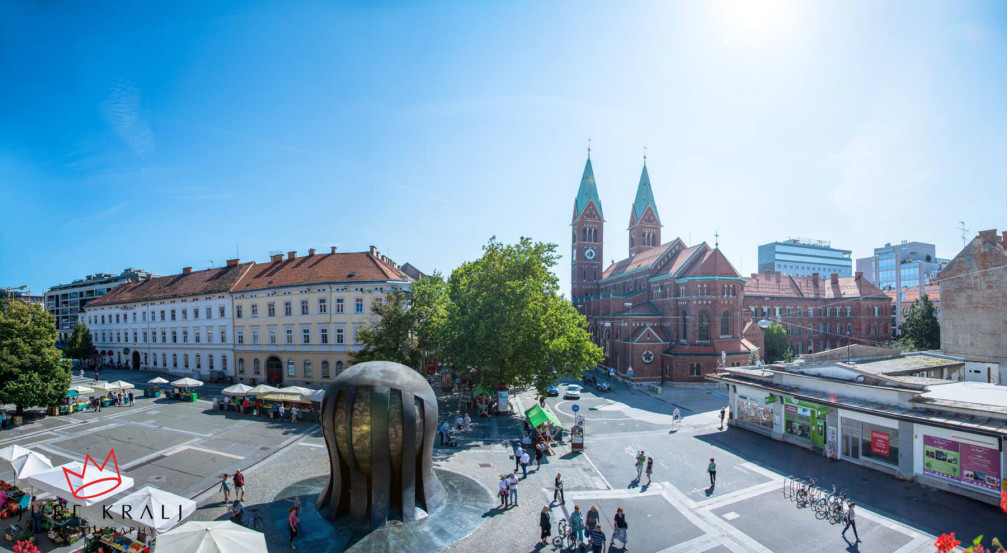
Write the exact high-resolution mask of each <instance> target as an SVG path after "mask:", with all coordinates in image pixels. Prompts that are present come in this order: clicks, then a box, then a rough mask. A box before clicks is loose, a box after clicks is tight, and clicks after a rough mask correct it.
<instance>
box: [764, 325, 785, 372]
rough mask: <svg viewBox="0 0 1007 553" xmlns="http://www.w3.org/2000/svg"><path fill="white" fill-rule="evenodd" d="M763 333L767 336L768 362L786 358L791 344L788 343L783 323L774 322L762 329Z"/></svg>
mask: <svg viewBox="0 0 1007 553" xmlns="http://www.w3.org/2000/svg"><path fill="white" fill-rule="evenodd" d="M762 334H763V336H764V337H765V345H766V353H765V358H766V363H775V362H777V361H781V360H783V359H785V358H786V357H787V349H788V348H790V345H789V344H788V343H787V331H786V330H784V329H783V325H781V324H779V323H773V324H772V325H770V326H768V327H766V328H764V329H762Z"/></svg>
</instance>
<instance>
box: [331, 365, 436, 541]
mask: <svg viewBox="0 0 1007 553" xmlns="http://www.w3.org/2000/svg"><path fill="white" fill-rule="evenodd" d="M322 431H323V433H324V435H325V444H326V446H327V447H328V450H329V467H330V468H329V481H328V484H327V485H326V486H325V488H324V489H323V490H322V492H321V493H320V494H319V495H318V500H317V501H316V503H315V505H316V506H317V507H318V509H319V510H323V512H325V513H326V515H327V516H328V518H329V519H330V520H332V519H335V518H336V517H341V516H343V515H348V516H349V520H350V524H351V525H354V526H369V527H370V528H371V529H376V528H380V527H383V526H385V525H386V524H387V523H388V522H389V521H396V520H398V521H401V522H413V521H416V520H419V519H421V518H424V517H425V516H426V515H427V514H430V513H432V512H433V511H435V510H437V509H438V508H439V507H441V506H442V505H443V504H444V502H445V500H446V499H447V492H446V491H445V489H444V486H443V485H441V482H440V481H439V480H438V479H437V476H436V475H435V474H434V469H433V458H432V456H433V449H434V438H435V435H436V433H437V396H436V395H435V394H434V391H433V389H432V388H431V387H430V384H428V383H427V381H426V380H425V379H424V378H423V377H422V376H421V375H420V374H419V373H417V372H416V371H415V370H413V369H411V368H409V367H406V366H405V365H400V364H398V363H393V362H390V361H369V362H366V363H361V364H359V365H353V366H352V367H350V368H348V369H346V371H344V372H343V373H342V374H340V375H339V376H337V377H336V379H335V380H334V381H333V382H332V384H331V385H330V386H329V389H328V391H327V392H326V394H325V399H324V400H323V402H322ZM326 509H327V511H325V510H326Z"/></svg>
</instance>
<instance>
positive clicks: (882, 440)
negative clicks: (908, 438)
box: [871, 430, 892, 457]
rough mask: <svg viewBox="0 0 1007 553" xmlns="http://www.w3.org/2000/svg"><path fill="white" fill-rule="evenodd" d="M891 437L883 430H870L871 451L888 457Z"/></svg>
mask: <svg viewBox="0 0 1007 553" xmlns="http://www.w3.org/2000/svg"><path fill="white" fill-rule="evenodd" d="M891 440H892V437H891V436H890V435H889V434H886V433H885V432H879V431H877V430H871V453H874V454H877V455H881V456H882V457H888V455H889V447H888V446H889V445H890V444H891Z"/></svg>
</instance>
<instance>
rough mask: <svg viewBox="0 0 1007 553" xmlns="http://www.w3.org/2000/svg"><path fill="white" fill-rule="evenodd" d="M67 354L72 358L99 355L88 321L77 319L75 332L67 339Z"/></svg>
mask: <svg viewBox="0 0 1007 553" xmlns="http://www.w3.org/2000/svg"><path fill="white" fill-rule="evenodd" d="M66 355H67V357H69V358H71V359H80V360H84V359H90V358H92V357H94V356H95V355H98V349H97V348H95V347H94V342H93V341H92V340H91V331H90V330H88V328H87V323H85V322H84V321H77V324H76V326H74V327H73V333H71V334H70V338H68V339H67V341H66Z"/></svg>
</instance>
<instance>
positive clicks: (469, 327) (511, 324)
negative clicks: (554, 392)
mask: <svg viewBox="0 0 1007 553" xmlns="http://www.w3.org/2000/svg"><path fill="white" fill-rule="evenodd" d="M557 259H558V256H557V255H556V245H555V244H545V243H541V242H532V240H531V239H530V238H521V240H520V242H518V243H517V244H514V245H506V244H502V243H500V242H498V241H497V240H496V238H491V239H490V241H489V243H487V245H486V246H485V247H484V248H483V255H482V257H481V258H479V259H477V260H475V261H470V262H467V263H465V264H463V265H462V266H461V267H459V268H457V269H455V271H454V272H453V273H452V274H451V278H450V281H449V283H448V296H449V300H450V301H449V302H448V309H447V320H446V322H445V325H444V332H443V334H442V336H443V341H444V349H445V351H446V353H447V354H448V355H449V356H450V358H451V359H452V360H453V361H455V362H457V363H458V364H460V365H462V366H463V367H471V368H472V369H474V371H475V375H474V376H475V379H476V380H477V382H478V383H479V384H480V385H482V386H485V387H490V388H495V387H496V386H498V385H500V384H504V385H509V386H528V385H536V386H538V388H539V391H540V392H542V393H545V388H546V387H548V386H549V385H550V384H554V383H555V382H556V381H557V380H558V379H559V378H561V377H564V376H580V374H581V372H582V371H583V370H584V369H585V368H586V367H593V366H595V365H597V364H598V363H599V362H600V361H601V360H602V358H603V354H602V350H601V348H599V347H598V346H597V345H595V344H594V343H592V342H591V337H590V335H589V334H588V332H587V330H586V328H587V321H586V319H585V318H584V317H583V316H582V315H580V314H579V313H577V310H576V309H575V308H574V307H573V305H571V304H570V302H569V301H568V300H566V299H564V298H563V297H561V296H560V295H559V293H558V290H559V281H558V279H557V277H556V275H555V274H553V273H552V272H551V271H550V269H551V268H552V267H553V266H555V265H556V262H557Z"/></svg>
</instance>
